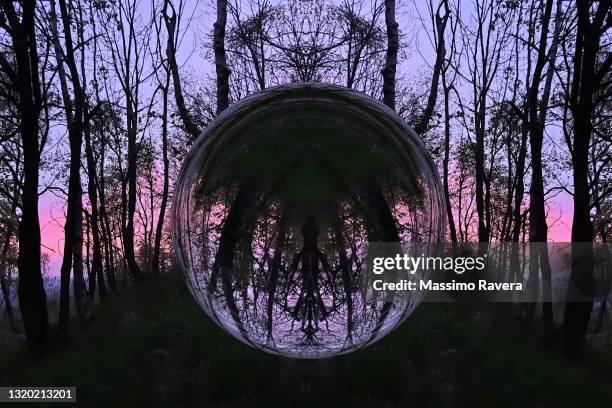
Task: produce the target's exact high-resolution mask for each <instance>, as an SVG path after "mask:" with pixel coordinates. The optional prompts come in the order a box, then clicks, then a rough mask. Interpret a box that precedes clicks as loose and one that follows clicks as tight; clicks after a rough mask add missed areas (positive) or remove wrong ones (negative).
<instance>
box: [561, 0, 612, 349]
mask: <svg viewBox="0 0 612 408" xmlns="http://www.w3.org/2000/svg"><path fill="white" fill-rule="evenodd" d="M576 8H577V13H578V19H577V21H578V24H577V31H576V46H575V54H574V72H573V79H572V84H571V90H572V93H571V95H570V106H571V109H572V113H573V117H574V126H573V129H574V143H573V154H572V162H573V166H574V218H573V220H572V243H573V245H572V272H571V275H570V284H569V288H568V293H567V303H566V306H565V317H564V322H563V323H564V334H565V351H566V353H567V354H568V356H569V357H572V358H575V357H579V356H581V355H582V354H583V352H584V344H585V336H586V332H587V327H588V324H589V318H590V316H591V310H592V308H593V302H592V295H593V251H592V248H584V247H582V248H581V247H580V245H576V243H582V245H584V246H588V245H591V244H592V242H593V238H594V232H593V222H592V220H591V200H590V191H589V180H588V161H589V160H588V159H589V158H588V156H589V145H590V142H591V133H592V130H593V126H592V122H591V121H592V115H593V95H594V93H595V91H596V89H597V87H598V86H599V84H598V83H596V82H597V81H596V75H595V73H596V71H595V67H596V63H597V52H598V50H599V44H600V40H601V36H602V34H603V32H602V26H603V24H604V22H605V19H606V16H607V15H608V13H609V9H610V2H606V1H603V2H600V3H599V6H598V7H597V10H596V12H595V16H594V18H593V21H592V22H591V21H590V16H589V15H590V10H591V2H587V1H583V2H577V4H576Z"/></svg>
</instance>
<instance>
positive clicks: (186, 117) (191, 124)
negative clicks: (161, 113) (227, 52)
mask: <svg viewBox="0 0 612 408" xmlns="http://www.w3.org/2000/svg"><path fill="white" fill-rule="evenodd" d="M168 8H170V9H171V11H172V14H168ZM162 12H163V16H164V22H165V25H166V30H167V31H168V40H167V44H166V58H167V60H168V68H169V69H170V72H171V73H172V86H173V87H174V98H175V100H176V107H177V109H178V112H179V116H180V117H181V120H182V122H183V126H184V127H185V130H186V131H187V133H189V134H190V135H191V136H192V137H193V139H194V140H195V139H196V138H197V137H198V136H199V135H200V129H199V128H198V126H197V125H196V123H195V121H194V120H193V117H192V116H191V114H190V113H189V110H188V109H187V106H185V97H184V96H183V86H182V85H181V79H180V76H179V68H178V64H177V62H176V45H175V41H176V24H177V21H178V16H177V15H176V13H175V12H174V7H173V6H172V2H170V1H169V0H165V2H164V8H163V11H162ZM218 85H219V83H218V82H217V86H218ZM228 89H229V85H228ZM218 92H219V90H217V93H218ZM217 99H218V97H217ZM217 113H219V112H217Z"/></svg>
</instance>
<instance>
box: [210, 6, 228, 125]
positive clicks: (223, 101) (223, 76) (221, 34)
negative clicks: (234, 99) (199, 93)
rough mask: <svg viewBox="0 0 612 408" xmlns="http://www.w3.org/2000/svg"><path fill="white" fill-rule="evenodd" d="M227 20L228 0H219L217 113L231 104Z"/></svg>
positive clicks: (215, 28) (215, 37)
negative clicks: (226, 47)
mask: <svg viewBox="0 0 612 408" xmlns="http://www.w3.org/2000/svg"><path fill="white" fill-rule="evenodd" d="M226 21H227V0H217V21H216V22H215V24H214V26H213V46H214V52H215V70H216V73H217V114H219V113H221V112H223V111H224V110H225V109H226V108H227V107H228V106H229V76H230V69H229V68H228V66H227V59H226V57H225V24H226Z"/></svg>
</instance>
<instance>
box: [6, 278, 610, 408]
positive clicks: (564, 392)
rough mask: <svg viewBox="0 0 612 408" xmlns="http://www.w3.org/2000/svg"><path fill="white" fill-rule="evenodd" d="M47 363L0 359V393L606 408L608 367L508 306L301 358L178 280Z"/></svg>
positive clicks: (153, 289)
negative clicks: (215, 314) (529, 325)
mask: <svg viewBox="0 0 612 408" xmlns="http://www.w3.org/2000/svg"><path fill="white" fill-rule="evenodd" d="M96 316H97V318H96V320H95V322H94V324H93V325H92V327H91V328H90V329H88V330H86V331H83V330H77V329H74V336H73V340H72V343H71V344H69V345H59V344H54V345H52V351H51V353H50V355H49V356H48V358H46V359H45V360H43V361H32V360H31V359H30V358H29V357H28V356H27V354H26V353H25V351H24V350H23V348H19V349H16V350H11V351H7V350H4V351H0V361H1V365H0V385H65V386H69V385H76V386H77V400H78V401H79V403H78V405H79V406H101V407H124V406H143V407H144V406H162V407H175V406H176V407H180V406H188V407H193V406H205V407H208V406H221V407H225V406H245V407H252V406H266V407H277V406H278V407H288V406H308V407H318V408H320V407H327V406H341V407H344V406H385V407H395V406H401V407H446V406H456V407H500V406H508V407H559V408H563V407H577V408H582V407H590V406H593V407H598V408H602V407H609V406H612V364H611V360H610V358H609V356H608V355H604V354H601V353H599V352H595V351H589V353H588V354H587V356H586V359H585V361H583V362H580V363H575V362H569V361H567V360H566V359H565V358H564V357H563V356H562V354H561V352H560V351H559V350H558V349H557V348H558V347H553V348H552V349H546V348H543V347H541V346H540V345H539V343H538V341H537V336H535V335H526V334H525V333H523V332H521V330H519V329H518V328H517V327H515V323H514V322H513V320H514V317H515V316H516V310H513V309H512V308H511V307H510V306H509V305H503V304H497V305H493V304H489V305H483V306H477V305H471V306H466V305H457V304H422V305H420V306H419V307H418V308H417V310H416V312H415V313H414V314H413V316H411V317H410V318H409V319H408V320H407V321H406V322H405V323H404V324H403V325H402V326H401V327H400V328H398V329H397V330H396V331H395V332H393V333H392V334H390V335H389V336H387V337H386V338H385V339H383V340H382V341H380V342H378V343H376V344H374V345H373V346H370V347H368V348H366V349H364V350H360V351H358V352H355V353H352V354H349V355H346V356H340V357H336V358H333V359H327V360H319V361H296V360H289V359H284V358H280V357H275V356H270V355H267V354H265V353H262V352H258V351H254V350H252V349H250V348H248V347H247V346H243V345H242V344H241V343H239V342H238V341H237V340H234V339H232V338H230V336H229V335H227V334H225V332H223V331H222V330H221V329H219V328H218V327H217V326H215V325H214V324H213V323H212V322H211V321H210V320H209V319H208V318H207V317H206V316H205V315H204V313H203V312H202V311H200V309H199V308H198V306H197V305H196V303H195V302H194V301H193V300H192V299H191V296H190V295H189V293H188V291H187V289H186V287H185V286H184V284H183V283H182V281H181V280H180V279H179V278H178V277H176V276H162V277H159V278H157V279H149V280H148V281H146V282H144V283H143V284H141V285H137V286H135V287H133V288H131V289H128V290H125V291H123V292H122V293H120V294H119V295H118V296H117V299H114V301H112V302H108V303H107V304H104V305H101V306H100V307H98V308H97V309H96Z"/></svg>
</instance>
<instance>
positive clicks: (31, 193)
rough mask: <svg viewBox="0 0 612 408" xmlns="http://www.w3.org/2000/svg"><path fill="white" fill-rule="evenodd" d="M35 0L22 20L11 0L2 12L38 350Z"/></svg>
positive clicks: (31, 342)
mask: <svg viewBox="0 0 612 408" xmlns="http://www.w3.org/2000/svg"><path fill="white" fill-rule="evenodd" d="M35 6H36V2H35V1H28V2H24V3H23V6H22V9H21V13H20V15H21V19H22V21H19V19H18V15H17V11H16V10H15V6H14V3H13V2H8V1H5V2H2V8H3V11H4V14H5V15H6V16H7V17H8V24H9V25H10V26H11V29H12V30H13V34H12V36H13V38H12V39H13V44H12V47H13V51H14V53H15V62H16V72H15V89H16V91H17V94H18V96H19V103H18V106H17V108H18V112H19V132H20V136H21V142H22V146H23V190H22V208H21V221H20V222H19V253H18V260H17V268H18V273H19V286H18V289H17V292H18V295H19V308H20V309H21V316H22V320H23V324H24V327H25V333H26V337H27V341H28V347H29V349H30V351H31V352H33V353H34V354H35V355H38V356H41V355H44V354H45V352H46V346H47V335H48V314H47V301H46V294H45V288H44V285H43V279H42V273H41V267H40V222H39V219H38V177H39V164H40V143H39V139H38V133H39V129H38V119H39V115H40V110H41V107H42V97H41V87H40V79H39V73H38V51H37V44H36V33H35V23H34V21H35V18H34V13H35Z"/></svg>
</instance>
